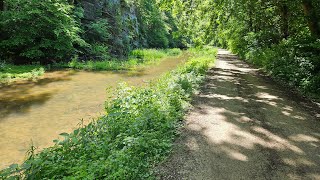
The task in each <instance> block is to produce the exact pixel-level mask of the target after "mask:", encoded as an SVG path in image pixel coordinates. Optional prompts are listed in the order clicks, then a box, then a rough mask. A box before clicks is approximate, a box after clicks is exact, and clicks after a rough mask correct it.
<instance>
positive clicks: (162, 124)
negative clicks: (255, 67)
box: [0, 49, 217, 179]
mask: <svg viewBox="0 0 320 180" xmlns="http://www.w3.org/2000/svg"><path fill="white" fill-rule="evenodd" d="M193 51H194V52H193V54H194V56H193V57H192V58H191V59H189V61H188V62H187V63H186V64H185V65H184V66H181V67H180V68H178V69H177V70H175V71H172V72H171V73H168V74H166V75H164V76H163V77H161V78H160V79H159V80H157V81H155V82H152V84H150V86H148V87H143V88H141V87H140V88H135V87H129V86H127V85H121V86H120V87H119V88H118V90H117V91H116V92H117V94H116V98H114V99H112V100H110V101H108V102H107V103H106V107H105V109H106V115H105V116H103V117H101V118H99V119H98V120H97V121H95V122H92V123H91V124H89V125H87V126H85V127H83V128H80V129H77V130H75V131H74V132H73V133H71V134H67V133H63V134H61V135H62V136H64V140H63V141H56V145H55V146H53V147H51V148H48V149H45V150H43V151H42V152H41V153H39V154H32V155H30V158H28V160H27V161H26V162H24V163H23V164H22V165H12V166H11V167H10V168H8V169H7V170H4V171H2V172H1V173H0V174H1V175H0V178H9V177H11V178H23V179H152V178H153V176H152V167H154V165H155V164H156V163H158V162H160V161H162V160H163V159H164V158H165V157H166V156H167V155H168V154H169V153H170V150H171V146H172V143H173V140H174V138H175V136H176V133H177V127H178V126H179V121H181V120H182V119H183V115H184V113H185V110H186V107H188V106H189V101H190V100H191V95H192V94H193V93H194V92H195V91H196V90H197V89H198V87H199V84H200V82H201V81H202V80H203V77H204V75H205V73H206V71H207V69H208V68H209V64H210V63H212V62H213V61H214V58H215V55H216V52H217V51H216V50H215V49H211V50H206V51H201V50H199V49H198V50H193Z"/></svg>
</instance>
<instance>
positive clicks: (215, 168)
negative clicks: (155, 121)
mask: <svg viewBox="0 0 320 180" xmlns="http://www.w3.org/2000/svg"><path fill="white" fill-rule="evenodd" d="M286 90H287V89H286V88H283V87H279V85H276V84H275V83H274V82H273V81H272V80H270V79H268V78H267V77H264V76H261V75H258V70H256V69H253V68H251V67H249V66H248V65H246V64H245V63H243V62H242V61H239V60H238V59H237V57H236V56H234V55H231V54H230V53H229V52H228V51H225V50H219V54H218V60H217V62H216V67H215V68H213V69H211V70H210V71H209V74H208V76H207V78H206V81H205V83H204V85H203V87H202V90H201V93H200V94H199V95H197V96H196V97H195V100H194V102H193V105H194V109H193V110H192V111H191V112H190V114H189V115H188V116H187V118H186V125H185V128H184V129H183V131H182V134H181V136H180V138H179V139H178V140H177V142H176V143H175V146H174V150H173V153H172V155H171V157H170V158H169V159H168V160H167V161H166V162H164V163H163V164H162V165H161V166H160V167H159V168H158V172H159V176H158V177H159V178H160V179H174V180H176V179H203V180H207V179H217V180H223V179H237V180H238V179H254V180H257V179H279V180H285V179H320V113H319V111H320V108H319V106H317V105H315V104H312V103H310V102H308V101H306V100H304V99H302V98H299V97H296V96H294V95H293V94H292V93H289V92H288V91H286Z"/></svg>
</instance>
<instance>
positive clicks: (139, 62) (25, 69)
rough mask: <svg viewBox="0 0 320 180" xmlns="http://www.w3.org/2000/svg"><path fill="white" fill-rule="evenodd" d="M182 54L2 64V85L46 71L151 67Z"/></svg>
mask: <svg viewBox="0 0 320 180" xmlns="http://www.w3.org/2000/svg"><path fill="white" fill-rule="evenodd" d="M181 54H182V51H181V50H180V49H176V48H175V49H137V50H133V51H132V52H131V53H130V55H129V57H128V58H127V59H124V60H119V59H112V60H105V61H92V60H89V61H80V60H79V59H78V58H77V57H75V58H73V59H72V60H71V61H70V62H68V63H66V62H61V63H55V64H52V65H47V66H41V65H38V64H35V65H20V66H17V65H12V64H6V63H0V83H10V82H13V81H17V80H31V79H36V78H38V77H40V76H42V75H43V74H44V73H45V70H46V69H51V68H54V69H61V68H72V69H78V70H87V71H112V70H129V69H133V68H135V67H137V66H143V65H150V64H153V63H155V62H159V61H160V60H161V59H163V58H166V57H174V56H179V55H181Z"/></svg>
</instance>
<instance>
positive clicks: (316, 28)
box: [302, 0, 320, 37]
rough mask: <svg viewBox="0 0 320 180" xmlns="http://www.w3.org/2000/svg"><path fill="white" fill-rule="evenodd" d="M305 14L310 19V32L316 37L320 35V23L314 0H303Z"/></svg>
mask: <svg viewBox="0 0 320 180" xmlns="http://www.w3.org/2000/svg"><path fill="white" fill-rule="evenodd" d="M302 7H303V10H304V14H305V16H306V18H307V21H308V26H309V29H310V32H311V34H312V35H313V36H315V37H320V25H319V20H318V18H317V13H316V11H315V9H314V7H313V5H312V0H302Z"/></svg>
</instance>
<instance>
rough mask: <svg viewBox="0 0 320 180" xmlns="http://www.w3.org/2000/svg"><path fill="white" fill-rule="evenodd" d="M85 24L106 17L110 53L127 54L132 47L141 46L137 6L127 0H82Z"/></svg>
mask: <svg viewBox="0 0 320 180" xmlns="http://www.w3.org/2000/svg"><path fill="white" fill-rule="evenodd" d="M80 4H81V6H82V8H83V9H84V18H83V20H82V22H83V23H84V24H90V23H91V22H95V21H97V20H99V19H106V20H107V22H108V24H109V27H110V28H109V29H108V31H109V33H110V38H109V40H108V44H109V48H110V53H111V54H113V55H116V56H123V55H126V54H127V53H128V52H129V51H130V49H132V48H137V47H140V46H141V43H140V42H142V41H141V40H140V39H141V38H140V37H139V31H140V30H139V22H138V19H137V11H136V9H137V8H136V7H135V6H134V4H133V3H128V2H127V1H125V0H82V1H81V2H80Z"/></svg>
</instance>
